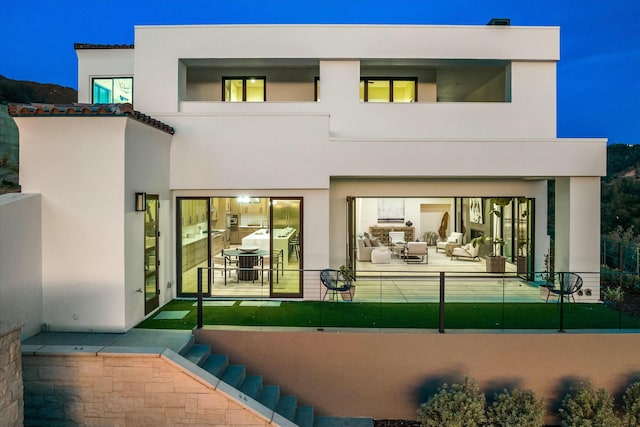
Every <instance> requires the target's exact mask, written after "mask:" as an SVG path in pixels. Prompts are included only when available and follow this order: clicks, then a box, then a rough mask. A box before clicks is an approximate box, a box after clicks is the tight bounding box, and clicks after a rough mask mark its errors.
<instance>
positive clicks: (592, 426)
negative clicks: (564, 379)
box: [560, 383, 621, 427]
mask: <svg viewBox="0 0 640 427" xmlns="http://www.w3.org/2000/svg"><path fill="white" fill-rule="evenodd" d="M560 417H561V419H562V426H563V427H583V426H585V427H587V426H588V427H596V426H599V427H617V426H620V425H621V422H620V419H619V418H618V417H617V416H616V414H615V412H614V410H613V397H611V396H610V395H609V393H608V392H607V391H606V390H605V389H603V388H600V389H598V390H597V391H596V390H593V388H592V387H591V384H590V383H585V384H581V385H579V386H578V387H576V388H575V389H572V390H571V391H569V393H567V395H566V396H565V397H564V399H563V400H562V403H561V405H560Z"/></svg>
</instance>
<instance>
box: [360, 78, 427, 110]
mask: <svg viewBox="0 0 640 427" xmlns="http://www.w3.org/2000/svg"><path fill="white" fill-rule="evenodd" d="M371 80H383V81H386V82H388V83H389V100H388V101H387V102H389V103H396V104H410V103H412V102H418V78H417V77H372V76H366V77H360V83H362V84H364V93H363V99H362V102H367V103H368V102H369V85H368V84H367V83H368V82H369V81H371ZM394 81H410V82H413V84H414V93H415V96H414V99H413V101H411V102H394V100H393V82H394Z"/></svg>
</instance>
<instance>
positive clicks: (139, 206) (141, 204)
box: [136, 193, 147, 212]
mask: <svg viewBox="0 0 640 427" xmlns="http://www.w3.org/2000/svg"><path fill="white" fill-rule="evenodd" d="M146 210H147V193H136V212H144V211H146Z"/></svg>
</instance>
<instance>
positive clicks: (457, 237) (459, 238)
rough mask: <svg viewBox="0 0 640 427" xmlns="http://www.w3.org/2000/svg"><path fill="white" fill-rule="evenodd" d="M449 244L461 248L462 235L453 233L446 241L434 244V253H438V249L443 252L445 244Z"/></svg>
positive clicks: (445, 247)
mask: <svg viewBox="0 0 640 427" xmlns="http://www.w3.org/2000/svg"><path fill="white" fill-rule="evenodd" d="M450 243H453V244H457V245H460V246H462V233H458V232H456V231H454V232H452V233H451V234H450V235H449V237H447V240H443V241H441V242H438V243H436V252H438V249H442V251H443V252H444V251H445V250H446V249H447V244H450Z"/></svg>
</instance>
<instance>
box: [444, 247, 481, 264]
mask: <svg viewBox="0 0 640 427" xmlns="http://www.w3.org/2000/svg"><path fill="white" fill-rule="evenodd" d="M478 252H480V245H475V246H473V243H467V244H466V245H464V246H461V247H459V248H453V250H452V251H451V260H452V261H453V258H454V257H455V258H456V259H457V258H471V259H472V260H473V261H480V258H479V257H478Z"/></svg>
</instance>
